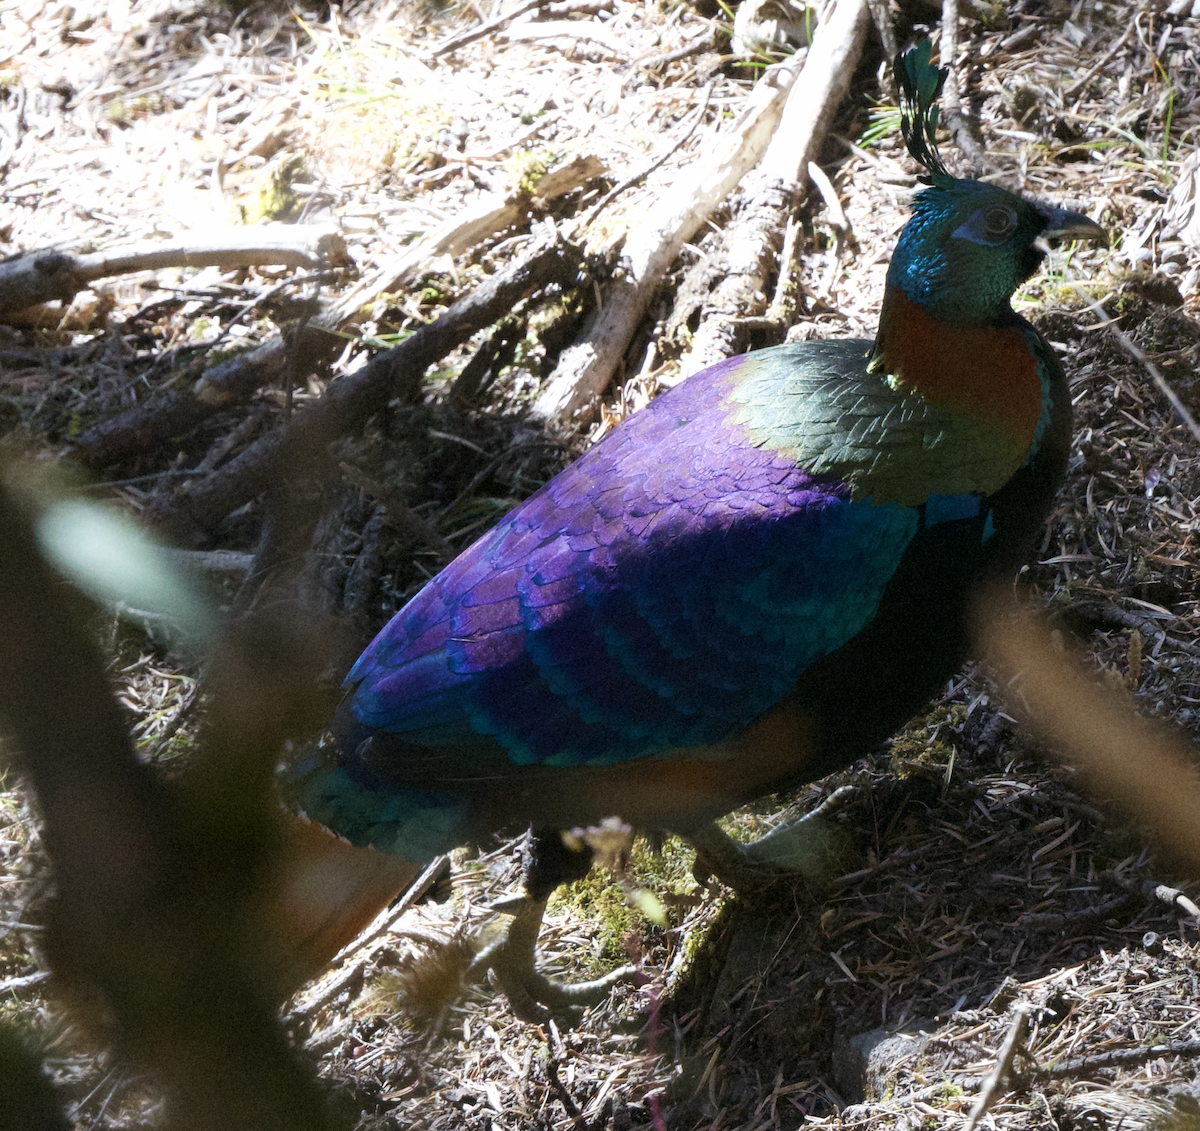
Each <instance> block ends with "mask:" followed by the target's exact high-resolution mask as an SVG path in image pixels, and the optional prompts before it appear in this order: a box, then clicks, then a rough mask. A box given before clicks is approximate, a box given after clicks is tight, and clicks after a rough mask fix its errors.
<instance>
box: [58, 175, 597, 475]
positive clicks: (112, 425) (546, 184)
mask: <svg viewBox="0 0 1200 1131" xmlns="http://www.w3.org/2000/svg"><path fill="white" fill-rule="evenodd" d="M605 171H606V169H605V166H604V163H603V162H602V161H600V159H599V158H597V157H592V156H576V157H573V158H571V159H569V160H567V161H565V162H563V163H561V164H560V165H558V166H556V167H555V168H553V169H550V170H549V171H548V172H547V173H545V174H544V175H543V176H542V177H541V178H539V179H537V180H535V181H533V182H532V183H531V184H529V185H527V186H525V188H524V189H521V190H517V191H515V192H514V193H511V194H509V195H507V196H503V195H500V194H496V193H488V194H486V195H485V196H482V197H480V198H479V199H478V200H477V201H475V202H473V203H471V204H469V205H467V207H466V208H464V209H463V210H462V211H461V212H459V213H457V214H456V215H454V216H452V217H451V218H450V219H449V220H447V221H446V222H445V223H444V224H442V225H441V226H440V227H438V228H436V229H435V230H434V231H432V232H430V233H429V234H428V235H427V236H425V237H424V238H422V239H420V240H418V241H417V243H415V244H414V245H413V246H412V247H410V248H407V249H405V251H404V252H402V253H401V254H400V255H398V256H395V257H394V258H392V259H391V260H390V261H388V262H387V263H385V264H384V265H383V266H382V267H380V268H379V269H378V270H376V271H374V272H372V274H371V275H370V276H368V277H367V278H365V279H363V280H362V281H360V282H359V283H357V284H356V285H355V286H354V287H352V288H351V289H350V290H349V291H347V292H346V293H345V294H343V295H342V296H341V297H339V298H338V300H337V301H336V302H335V303H333V304H332V305H331V306H330V308H329V309H328V310H327V311H325V312H324V313H322V314H320V315H318V316H317V317H315V318H313V319H312V320H311V321H310V323H309V325H308V326H306V327H305V328H304V329H303V330H302V331H301V332H300V333H299V334H298V335H297V340H296V342H295V344H294V346H293V348H294V349H295V350H296V351H297V352H296V358H295V362H294V365H295V370H296V372H299V373H303V372H304V371H305V370H306V369H307V370H309V371H311V370H312V369H314V368H317V367H318V366H320V365H322V364H324V363H326V362H328V361H329V360H330V359H332V358H333V357H334V356H335V355H336V354H337V353H338V352H339V351H341V350H342V349H344V348H345V340H344V339H343V338H341V337H338V336H337V335H336V331H338V330H340V329H341V328H342V327H343V326H344V325H346V324H347V323H348V322H350V321H352V320H353V319H354V318H355V317H356V316H357V315H358V313H359V312H360V311H361V310H362V309H363V307H365V306H369V305H370V304H371V303H373V302H374V301H375V300H376V299H377V298H378V297H379V295H381V294H387V293H390V292H392V291H395V290H398V289H399V288H401V287H402V286H404V285H405V284H406V283H408V282H409V281H410V280H411V279H412V278H413V277H414V276H415V275H416V274H417V272H418V271H421V270H425V269H427V268H428V265H429V263H430V262H431V261H432V260H434V259H436V258H437V257H438V256H442V255H454V256H456V255H460V254H462V253H463V252H464V251H467V250H469V249H470V248H472V247H474V246H476V245H477V244H479V243H481V242H482V241H483V240H486V239H489V238H490V237H491V236H493V235H495V234H496V233H497V232H502V231H504V230H505V229H506V228H509V227H511V226H512V225H513V224H515V223H517V222H518V220H520V219H521V218H522V217H523V216H525V215H527V214H528V212H529V209H530V207H531V204H532V203H533V202H534V201H537V200H546V201H549V200H553V199H556V198H557V197H560V196H563V195H565V194H566V193H568V192H572V191H574V190H575V189H577V188H580V187H582V186H583V185H585V184H586V183H587V182H588V181H590V180H593V179H594V178H596V177H601V176H603V175H604V173H605ZM531 194H536V195H531ZM287 364H288V351H287V346H286V344H285V342H284V340H283V338H282V337H279V338H274V339H272V340H271V341H269V342H265V343H264V344H263V345H261V346H259V347H258V348H257V349H254V350H250V351H247V352H246V353H243V354H239V355H238V356H237V357H233V358H229V359H227V360H225V361H223V362H220V363H219V364H217V365H214V366H212V367H211V368H209V369H206V370H205V371H204V373H203V374H201V376H200V377H199V378H198V379H197V380H196V381H194V382H193V383H192V384H190V385H189V386H187V387H184V388H175V389H167V390H165V391H162V392H160V393H158V394H156V395H155V396H153V397H151V398H150V399H148V400H146V401H143V402H142V403H140V404H136V405H133V406H132V407H130V408H128V409H125V410H124V411H123V412H121V413H118V414H117V415H116V416H113V417H110V418H109V419H108V420H104V421H101V422H100V423H99V424H97V425H96V426H95V427H93V428H89V429H88V430H87V431H86V432H84V433H83V435H81V436H80V437H79V439H78V440H76V441H75V443H74V444H73V445H72V446H71V447H70V448H68V449H67V452H66V454H67V455H68V456H70V457H71V458H72V459H75V460H78V461H79V462H80V463H82V464H84V465H85V466H88V467H93V468H94V467H102V466H104V465H105V464H109V463H113V462H115V461H117V460H121V459H127V458H128V457H130V456H133V455H137V454H139V453H142V452H145V451H149V450H152V449H153V448H155V447H157V446H158V445H160V444H164V443H166V442H167V441H168V440H171V439H173V438H175V437H176V436H182V435H184V434H185V433H186V432H188V431H190V430H191V429H193V428H195V427H196V425H197V424H199V423H200V422H201V421H203V420H205V419H207V417H209V416H211V415H212V414H213V413H214V412H216V411H217V410H218V409H220V408H224V407H226V406H228V405H231V404H240V403H243V402H245V401H247V400H249V399H250V398H251V397H252V396H253V395H254V394H255V393H256V392H257V391H258V390H259V389H260V388H262V387H263V386H264V385H269V384H273V383H275V382H277V381H279V380H280V379H281V378H282V376H283V372H284V368H285V366H286V365H287Z"/></svg>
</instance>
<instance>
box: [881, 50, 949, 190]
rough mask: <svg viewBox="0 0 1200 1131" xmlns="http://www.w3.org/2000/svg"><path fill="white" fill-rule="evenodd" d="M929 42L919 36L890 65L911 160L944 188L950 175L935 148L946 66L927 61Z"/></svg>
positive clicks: (928, 178) (930, 53) (935, 185)
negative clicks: (939, 98) (917, 40)
mask: <svg viewBox="0 0 1200 1131" xmlns="http://www.w3.org/2000/svg"><path fill="white" fill-rule="evenodd" d="M932 55H933V44H932V43H930V41H929V40H928V39H922V40H921V41H920V42H919V43H918V44H916V45H915V46H914V47H910V48H909V49H908V50H907V51H902V52H901V53H900V54H899V55H897V56H896V59H895V62H894V63H893V64H892V66H893V68H894V69H895V73H896V85H897V86H898V87H899V89H900V131H901V133H903V134H904V144H905V145H906V146H907V147H908V152H909V153H911V154H912V157H913V160H914V161H917V162H919V163H920V164H922V165H924V166H925V168H926V169H927V170H928V171H929V176H928V177H923V178H922V180H924V181H926V182H927V183H928V184H931V185H933V186H934V187H935V188H948V187H949V186H950V185H951V184H952V183H953V182H954V178H953V177H952V176H951V175H950V173H949V171H948V170H947V169H946V166H945V165H944V164H943V163H942V157H941V154H940V153H939V152H938V147H937V139H936V136H935V135H936V133H937V124H938V118H939V109H938V104H937V100H938V97H939V95H940V94H941V93H942V87H943V86H944V85H945V83H946V75H947V73H948V68H946V67H935V66H934V65H933V63H932V62H931V61H930V59H931V57H932Z"/></svg>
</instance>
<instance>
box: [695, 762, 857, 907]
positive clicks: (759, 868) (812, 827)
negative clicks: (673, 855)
mask: <svg viewBox="0 0 1200 1131" xmlns="http://www.w3.org/2000/svg"><path fill="white" fill-rule="evenodd" d="M857 793H858V787H857V786H853V785H843V786H841V787H840V788H838V789H835V790H834V791H833V792H832V793H831V794H830V795H829V796H828V797H827V798H825V800H824V801H822V802H821V804H820V805H818V806H817V807H816V808H815V809H813V810H812V811H811V812H809V813H805V814H804V816H803V817H798V818H797V819H796V820H794V821H785V822H784V823H782V824H780V825H778V826H776V827H775V828H773V829H772V830H771V831H770V832H769V833H767V835H766V836H763V837H759V838H758V840H755V841H751V842H750V843H749V844H740V843H739V842H738V841H736V840H733V839H732V838H731V837H729V836H727V835H726V834H725V833H723V832H722V831H721V829H720V828H718V827H717V824H716V822H710V823H709V824H707V825H704V826H702V827H701V828H699V829H696V830H694V831H692V832H690V833H689V834H688V835H687V836H685V837H684V840H686V841H687V842H688V843H689V844H690V845H691V846H692V848H693V849H695V851H696V863H695V866H694V868H693V874H694V875H695V877H696V880H697V882H699V883H704V882H705V881H706V880H707V879H708V878H709V876H716V878H717V879H718V880H720V881H721V883H723V884H725V885H726V886H727V887H731V888H733V889H734V891H740V892H747V891H757V890H761V889H763V888H766V887H770V886H771V884H774V883H777V882H778V881H780V880H783V879H788V878H793V879H794V878H795V877H797V876H812V875H815V874H816V873H818V872H820V871H822V870H823V867H824V865H825V863H826V861H827V860H828V859H829V855H830V847H829V840H830V838H829V828H828V826H827V825H826V824H825V822H824V820H823V818H825V817H828V816H829V815H830V814H831V813H833V812H834V811H835V810H837V809H840V808H841V807H842V806H843V805H845V804H846V803H847V802H848V801H850V800H851V799H852V798H853V797H854V796H855V795H856V794H857Z"/></svg>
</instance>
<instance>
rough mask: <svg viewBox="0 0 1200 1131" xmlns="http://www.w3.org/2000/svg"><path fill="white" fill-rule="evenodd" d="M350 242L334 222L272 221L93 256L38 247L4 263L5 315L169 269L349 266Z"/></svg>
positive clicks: (0, 283)
mask: <svg viewBox="0 0 1200 1131" xmlns="http://www.w3.org/2000/svg"><path fill="white" fill-rule="evenodd" d="M350 263H351V260H350V257H349V256H348V255H347V253H346V241H345V240H344V239H342V235H341V233H340V232H339V231H338V230H337V228H335V227H332V226H330V225H320V226H316V225H298V224H269V225H261V226H252V227H240V228H227V229H223V230H218V231H213V232H207V233H205V232H192V233H189V234H188V235H186V236H182V237H180V238H179V239H174V240H164V241H162V242H159V243H151V242H149V241H144V242H142V243H137V244H133V245H130V246H126V247H118V248H113V249H112V250H110V251H99V252H94V253H92V254H90V255H73V254H71V253H70V252H66V251H35V252H30V253H29V254H28V255H21V256H18V257H17V258H16V259H10V260H9V261H8V262H6V263H0V315H4V314H9V313H13V312H16V311H19V310H25V309H26V308H27V307H30V306H36V305H38V304H39V303H44V302H53V301H55V300H58V301H61V302H70V301H71V299H72V298H73V297H74V296H75V295H76V294H77V293H78V292H79V291H82V290H86V289H87V287H88V286H90V285H91V284H92V283H94V282H95V281H96V280H97V279H104V278H108V277H109V276H112V275H129V274H132V273H133V272H135V271H161V270H163V269H164V268H167V267H220V268H222V269H223V270H233V269H234V268H236V267H276V266H282V267H346V266H349V265H350Z"/></svg>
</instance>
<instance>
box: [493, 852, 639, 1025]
mask: <svg viewBox="0 0 1200 1131" xmlns="http://www.w3.org/2000/svg"><path fill="white" fill-rule="evenodd" d="M591 866H592V853H591V849H588V848H586V847H584V848H582V849H579V850H576V849H572V848H569V847H568V846H566V845H565V844H564V843H563V840H562V836H561V834H560V833H559V832H558V831H557V830H555V831H552V832H542V833H535V834H534V837H533V843H532V847H531V850H530V855H529V859H528V862H527V864H526V868H525V877H524V888H525V891H524V893H523V895H521V896H519V897H518V898H517V899H515V900H511V901H507V902H506V903H504V904H501V905H499V906H498V907H497V910H500V911H505V912H509V913H511V914H512V916H513V918H512V922H510V923H509V925H508V927H507V929H506V930H505V931H504V933H503V935H501V937H500V938H499V939H497V940H496V941H495V942H494V943H492V944H491V945H490V946H488V947H486V948H484V949H483V950H482V951H480V952H479V954H478V956H477V957H476V958H475V961H474V962H473V963H472V964H471V972H472V973H473V974H475V975H476V976H477V977H478V976H481V975H483V974H485V973H486V972H487V971H488V970H491V971H492V972H493V973H494V974H495V975H496V981H497V983H499V986H500V988H501V989H502V990H503V991H504V993H505V996H506V997H507V998H508V1000H509V1003H510V1004H511V1005H512V1011H513V1013H514V1014H516V1016H517V1017H519V1018H521V1020H523V1021H531V1022H534V1023H538V1022H542V1021H545V1020H546V1019H547V1018H548V1017H550V1016H551V1015H554V1014H559V1015H561V1014H564V1013H569V1012H570V1011H571V1010H572V1009H577V1008H579V1007H581V1006H587V1005H595V1004H596V1003H597V1002H599V1001H601V1000H602V999H603V998H604V996H605V994H607V993H608V991H609V990H610V989H612V987H613V986H615V985H616V984H617V983H618V982H624V981H628V980H629V979H630V978H632V977H634V976H635V975H636V974H637V968H636V967H634V966H622V967H620V968H619V969H617V970H614V971H612V972H611V973H610V974H606V975H604V977H603V978H596V979H594V980H593V981H590V982H572V983H561V982H554V981H552V980H551V979H549V978H547V977H546V976H545V975H544V974H539V973H538V972H537V970H536V969H535V968H534V967H535V961H536V955H537V939H538V934H539V932H540V931H541V927H542V915H543V914H544V913H545V910H546V903H547V901H548V900H549V898H550V895H551V893H552V892H553V891H554V889H555V888H557V887H558V886H559V885H560V884H564V883H569V882H570V881H572V880H577V879H582V878H583V877H584V876H586V875H587V874H588V871H589V870H590V869H591Z"/></svg>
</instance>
